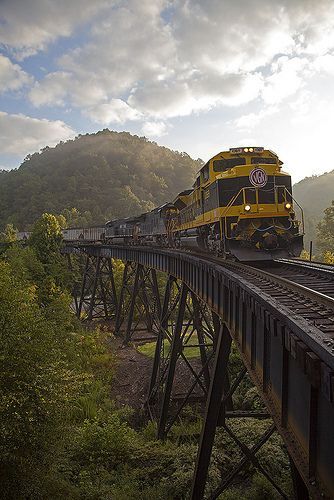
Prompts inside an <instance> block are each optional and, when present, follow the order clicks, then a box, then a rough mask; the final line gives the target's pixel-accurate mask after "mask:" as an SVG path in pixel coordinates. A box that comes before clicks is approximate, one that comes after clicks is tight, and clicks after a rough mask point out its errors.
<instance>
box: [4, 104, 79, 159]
mask: <svg viewBox="0 0 334 500" xmlns="http://www.w3.org/2000/svg"><path fill="white" fill-rule="evenodd" d="M74 135H75V132H74V130H73V129H72V128H71V127H69V126H68V125H66V123H64V122H63V121H60V120H56V121H50V120H46V119H37V118H31V117H29V116H25V115H23V114H12V115H10V114H8V113H5V112H3V111H0V149H1V151H2V153H4V154H6V153H7V154H13V155H16V156H17V155H22V156H23V155H26V154H28V153H34V152H35V151H38V150H39V149H40V148H42V147H44V146H54V145H55V144H57V143H58V142H59V141H63V140H66V139H69V138H71V137H73V136H74Z"/></svg>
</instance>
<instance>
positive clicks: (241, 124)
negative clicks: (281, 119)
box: [231, 106, 279, 130]
mask: <svg viewBox="0 0 334 500" xmlns="http://www.w3.org/2000/svg"><path fill="white" fill-rule="evenodd" d="M278 111H279V108H278V107H277V106H270V107H268V108H264V109H262V110H260V111H259V112H258V113H249V114H247V115H242V116H240V117H239V118H237V119H236V120H234V121H233V122H232V123H231V125H232V126H235V127H237V128H239V129H243V130H252V129H253V128H254V127H256V126H257V125H259V124H260V123H261V122H262V120H263V119H264V118H266V117H267V116H271V115H273V114H275V113H277V112H278Z"/></svg>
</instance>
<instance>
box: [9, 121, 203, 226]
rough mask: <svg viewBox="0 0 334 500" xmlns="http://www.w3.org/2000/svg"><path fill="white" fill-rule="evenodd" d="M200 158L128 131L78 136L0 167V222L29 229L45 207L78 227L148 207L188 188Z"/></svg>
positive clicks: (150, 207) (127, 214)
mask: <svg viewBox="0 0 334 500" xmlns="http://www.w3.org/2000/svg"><path fill="white" fill-rule="evenodd" d="M202 163H203V162H202V161H201V160H197V161H195V160H193V159H191V158H190V157H189V156H188V155H187V154H186V153H178V152H176V151H171V150H170V149H168V148H165V147H160V146H158V145H157V144H156V143H154V142H150V141H148V140H147V139H146V138H145V137H138V136H136V135H134V136H133V135H131V134H129V133H126V132H121V133H117V132H111V131H109V130H108V129H105V130H103V131H101V132H97V133H96V134H86V135H84V136H82V135H79V136H78V137H77V138H76V139H75V140H70V141H67V142H65V143H60V144H58V145H57V146H56V147H55V148H46V149H44V150H43V151H41V152H40V153H35V154H33V155H29V156H28V157H27V158H26V159H25V161H24V162H23V163H22V165H21V166H20V168H18V169H17V170H11V171H9V172H8V171H2V172H0V227H3V226H4V225H5V224H6V223H13V224H15V226H17V227H18V228H20V229H28V226H29V225H30V224H33V223H34V221H35V220H36V219H37V218H39V217H40V216H41V215H42V213H43V212H48V213H52V214H60V213H62V215H63V216H64V217H65V218H66V220H67V221H68V222H69V225H71V226H72V225H74V226H76V225H81V224H82V225H89V224H92V223H93V224H99V223H103V222H105V221H106V220H110V219H111V218H113V217H121V216H124V217H126V216H129V215H134V214H137V213H141V212H144V211H147V210H151V209H152V208H153V207H155V206H157V205H159V204H161V203H164V202H165V201H169V200H171V199H173V198H174V197H175V196H176V194H177V193H179V192H180V191H182V190H184V189H185V188H187V187H189V186H190V185H191V184H192V182H193V179H194V176H195V174H196V171H197V170H198V169H199V168H200V166H201V165H202ZM73 207H76V208H75V209H73ZM76 210H77V211H78V213H80V215H78V213H77V211H76Z"/></svg>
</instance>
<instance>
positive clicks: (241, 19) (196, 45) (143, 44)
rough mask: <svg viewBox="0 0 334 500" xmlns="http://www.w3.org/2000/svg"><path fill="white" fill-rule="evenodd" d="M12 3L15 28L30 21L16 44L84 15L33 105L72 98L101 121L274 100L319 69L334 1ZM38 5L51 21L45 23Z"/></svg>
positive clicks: (332, 27)
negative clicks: (79, 39) (74, 41)
mask: <svg viewBox="0 0 334 500" xmlns="http://www.w3.org/2000/svg"><path fill="white" fill-rule="evenodd" d="M16 2H18V0H11V1H9V0H5V6H6V8H5V15H4V18H5V20H6V23H7V24H8V23H9V21H11V22H12V24H13V26H14V33H15V32H16V34H17V30H16V28H17V27H18V26H19V25H21V26H24V29H23V34H22V37H16V38H15V39H14V38H13V37H12V38H10V40H12V42H11V43H13V46H14V47H18V42H17V41H15V40H17V39H20V44H21V46H22V47H23V46H24V47H27V48H28V49H30V48H33V49H34V48H35V49H36V47H37V48H38V47H39V46H44V45H45V44H46V43H48V41H50V40H53V39H55V38H56V37H58V36H69V34H70V33H72V32H73V30H74V29H75V28H76V27H77V26H78V25H80V24H82V23H87V30H86V39H85V40H86V41H85V43H82V44H81V45H78V46H77V47H76V48H74V49H71V50H68V51H67V52H65V53H64V54H62V55H61V56H60V57H59V58H58V61H57V64H58V67H59V70H58V71H54V72H52V73H50V74H48V75H47V76H46V77H45V78H44V79H42V80H41V81H40V82H38V83H36V84H35V86H34V88H33V89H32V90H31V92H30V94H29V98H30V100H31V102H32V104H33V105H35V106H43V105H60V106H63V105H67V106H74V107H77V108H79V109H81V110H82V111H83V113H84V115H85V116H88V117H90V119H91V120H92V121H95V122H98V123H103V124H106V123H108V124H109V123H124V122H126V121H127V120H135V119H139V118H140V117H142V118H143V120H146V121H148V122H150V121H152V119H154V120H156V121H157V122H159V121H161V120H164V119H169V118H173V117H177V116H186V115H190V114H191V113H199V112H203V111H208V110H211V109H213V108H215V107H219V106H239V105H241V104H246V103H250V102H252V101H254V100H256V99H259V98H261V99H262V100H263V101H264V103H265V105H267V106H272V105H276V104H278V103H280V102H282V101H284V100H286V99H289V98H291V97H292V96H294V95H295V94H297V93H298V92H299V91H300V90H302V89H303V87H304V84H305V82H306V81H307V79H309V78H310V77H311V76H312V72H314V71H323V65H324V64H325V60H324V59H323V60H320V59H319V61H318V63H317V64H315V60H316V59H317V58H318V57H319V54H320V55H321V57H327V56H328V54H327V52H328V51H329V50H331V49H334V35H332V33H334V4H333V2H332V0H318V1H317V2H315V0H293V1H291V0H281V1H280V2H277V1H276V0H248V1H247V2H246V1H245V0H235V1H233V2H222V1H221V0H191V1H190V0H174V1H173V2H171V1H170V0H155V1H154V2H152V1H151V0H142V1H139V0H119V1H117V2H116V0H104V1H103V0H100V1H98V2H88V0H82V2H79V1H78V0H74V1H73V2H67V1H66V2H65V0H60V1H59V2H53V1H51V0H46V1H44V2H42V0H28V1H27V2H25V4H24V8H23V9H22V12H19V13H16V14H15V13H14V10H13V8H12V7H11V5H12V4H14V5H15V4H16ZM26 4H28V5H30V14H29V16H30V17H29V16H28V14H27V8H26ZM40 4H43V5H44V4H45V5H47V6H48V7H49V8H50V12H49V13H48V15H49V17H50V18H51V16H53V18H52V22H51V21H46V24H43V23H41V22H40V21H41V20H44V18H45V17H46V10H45V9H44V7H43V6H42V7H41V11H40V12H39V11H37V10H38V7H39V6H40ZM51 4H52V5H51ZM79 5H80V7H79ZM93 5H94V7H93ZM166 9H168V15H166ZM17 10H18V9H17ZM76 14H77V15H76ZM102 14H103V15H102ZM34 15H35V17H36V19H35V17H34ZM90 16H91V18H92V20H89V19H90ZM65 17H66V20H65V21H64V24H62V20H63V18H65ZM27 20H28V24H27V26H30V28H32V29H31V31H32V32H31V34H30V36H31V40H30V41H29V40H26V38H27V36H28V35H27V34H26V31H25V25H24V23H23V21H27ZM37 20H39V21H38V22H37ZM6 23H5V25H4V26H0V36H1V30H4V28H6V26H7V24H6ZM39 26H43V33H44V34H42V33H41V30H40V28H38V27H39ZM7 28H8V26H7ZM6 33H7V35H6V36H7V39H8V37H9V31H8V30H7V31H6ZM22 40H23V41H22ZM24 40H25V41H24ZM7 43H10V42H7ZM43 44H44V45H43ZM327 61H328V60H327Z"/></svg>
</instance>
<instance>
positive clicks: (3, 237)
mask: <svg viewBox="0 0 334 500" xmlns="http://www.w3.org/2000/svg"><path fill="white" fill-rule="evenodd" d="M16 233H17V230H16V229H15V228H14V226H13V224H6V227H5V230H4V231H3V232H2V233H0V241H1V242H4V243H14V242H15V241H16V240H17V236H16Z"/></svg>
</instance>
